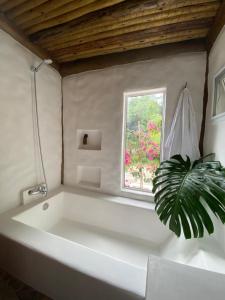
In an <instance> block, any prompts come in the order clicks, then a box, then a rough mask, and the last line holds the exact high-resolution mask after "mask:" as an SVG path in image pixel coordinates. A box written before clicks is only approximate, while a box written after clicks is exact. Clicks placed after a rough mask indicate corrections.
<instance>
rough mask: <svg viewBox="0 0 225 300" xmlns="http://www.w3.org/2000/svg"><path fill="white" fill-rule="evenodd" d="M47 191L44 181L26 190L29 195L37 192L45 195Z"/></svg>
mask: <svg viewBox="0 0 225 300" xmlns="http://www.w3.org/2000/svg"><path fill="white" fill-rule="evenodd" d="M47 192H48V188H47V185H46V184H45V183H42V184H39V185H37V186H35V187H34V188H32V189H30V190H29V191H28V194H29V195H31V196H34V195H38V194H40V195H42V196H46V195H47Z"/></svg>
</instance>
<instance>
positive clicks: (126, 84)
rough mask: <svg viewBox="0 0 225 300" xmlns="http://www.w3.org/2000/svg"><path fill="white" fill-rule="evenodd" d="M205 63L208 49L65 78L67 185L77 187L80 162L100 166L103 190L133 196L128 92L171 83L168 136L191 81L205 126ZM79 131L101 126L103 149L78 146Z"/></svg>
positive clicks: (166, 123)
mask: <svg viewBox="0 0 225 300" xmlns="http://www.w3.org/2000/svg"><path fill="white" fill-rule="evenodd" d="M205 67H206V55H205V53H204V52H203V53H186V54H181V55H176V56H173V57H172V56H171V57H165V58H162V59H154V60H150V61H146V62H141V63H133V64H128V65H123V66H117V67H111V68H108V69H105V70H98V71H92V72H86V73H82V74H78V75H74V76H69V77H66V78H64V79H63V95H64V137H65V139H64V146H65V169H64V170H65V174H64V176H65V184H67V185H71V186H75V185H76V181H77V174H76V172H77V166H78V165H84V166H95V167H100V168H101V171H102V174H101V188H100V191H104V192H108V193H111V194H116V195H122V196H128V195H127V194H124V193H122V192H121V191H120V177H121V141H122V116H123V93H124V92H131V91H138V90H146V89H152V88H160V87H167V105H166V120H165V135H166V136H167V134H168V130H169V126H170V123H171V119H172V116H173V113H174V110H175V107H176V103H177V100H178V95H179V92H180V90H181V88H182V87H183V86H184V84H185V82H186V81H187V82H188V86H189V88H190V91H191V93H192V96H193V101H194V107H195V110H196V113H197V116H198V128H199V130H200V125H201V119H202V99H203V86H204V78H205ZM77 129H99V130H101V131H102V133H103V140H102V150H101V151H88V150H85V151H82V150H78V149H77V146H78V145H77V142H76V130H77ZM136 198H138V197H136Z"/></svg>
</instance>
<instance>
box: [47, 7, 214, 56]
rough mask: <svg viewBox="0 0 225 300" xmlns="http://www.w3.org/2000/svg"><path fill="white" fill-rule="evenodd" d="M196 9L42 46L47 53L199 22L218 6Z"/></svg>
mask: <svg viewBox="0 0 225 300" xmlns="http://www.w3.org/2000/svg"><path fill="white" fill-rule="evenodd" d="M200 8H201V7H199V8H196V7H192V9H188V10H186V9H180V10H179V9H178V10H171V11H170V12H167V13H162V14H155V15H149V16H145V17H142V18H136V19H131V20H130V21H129V22H128V21H127V22H126V23H124V22H116V23H114V24H112V25H110V26H105V27H97V28H94V29H93V30H91V29H90V30H89V31H86V30H85V31H84V32H81V33H77V34H76V35H74V36H72V37H71V36H69V37H67V36H65V37H64V39H63V40H61V39H59V40H56V41H55V43H54V42H50V43H45V44H43V46H44V47H45V48H46V49H48V50H49V51H54V50H56V49H57V50H58V49H63V48H67V47H71V46H75V45H79V44H83V43H87V42H91V41H96V40H100V39H104V38H108V37H113V36H118V35H121V34H126V33H130V32H136V31H142V30H145V29H149V28H154V27H159V26H163V25H169V24H174V23H180V22H186V21H193V20H199V19H204V18H210V17H214V16H215V13H216V10H217V8H218V5H217V6H215V7H214V8H213V9H212V8H211V7H210V8H209V9H207V10H205V9H203V10H201V9H200Z"/></svg>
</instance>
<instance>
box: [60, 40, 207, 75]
mask: <svg viewBox="0 0 225 300" xmlns="http://www.w3.org/2000/svg"><path fill="white" fill-rule="evenodd" d="M202 51H205V43H204V40H203V39H197V40H189V41H185V42H178V43H172V44H165V45H159V46H153V47H149V48H143V49H137V50H130V51H126V52H123V53H119V54H118V53H113V54H108V55H102V56H97V57H91V58H87V59H82V60H78V61H75V62H68V63H63V64H61V65H60V73H61V74H62V76H68V75H72V74H77V73H81V72H86V71H90V70H97V69H104V68H108V67H112V66H116V65H124V64H128V63H134V62H138V61H146V60H150V59H157V58H162V57H168V56H172V55H178V54H182V53H188V52H202Z"/></svg>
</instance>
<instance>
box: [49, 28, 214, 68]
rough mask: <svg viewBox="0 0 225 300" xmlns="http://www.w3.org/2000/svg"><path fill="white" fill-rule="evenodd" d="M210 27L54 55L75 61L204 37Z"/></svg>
mask: <svg viewBox="0 0 225 300" xmlns="http://www.w3.org/2000/svg"><path fill="white" fill-rule="evenodd" d="M207 33H208V29H207V28H202V29H192V30H181V31H178V32H176V33H174V32H172V33H167V34H163V33H162V34H157V35H153V36H151V37H146V38H144V39H142V40H133V41H127V42H124V43H123V44H114V45H108V46H106V47H104V48H94V49H89V50H88V49H86V50H83V51H82V52H79V53H72V52H70V53H61V54H57V53H56V54H55V55H54V54H53V57H55V58H57V61H59V62H60V63H64V62H67V61H74V60H78V59H83V58H88V57H93V56H99V55H105V54H110V53H117V52H124V51H128V50H132V49H140V48H145V47H150V46H154V45H161V44H168V43H174V42H179V41H185V40H190V39H198V38H203V37H205V36H206V35H207Z"/></svg>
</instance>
